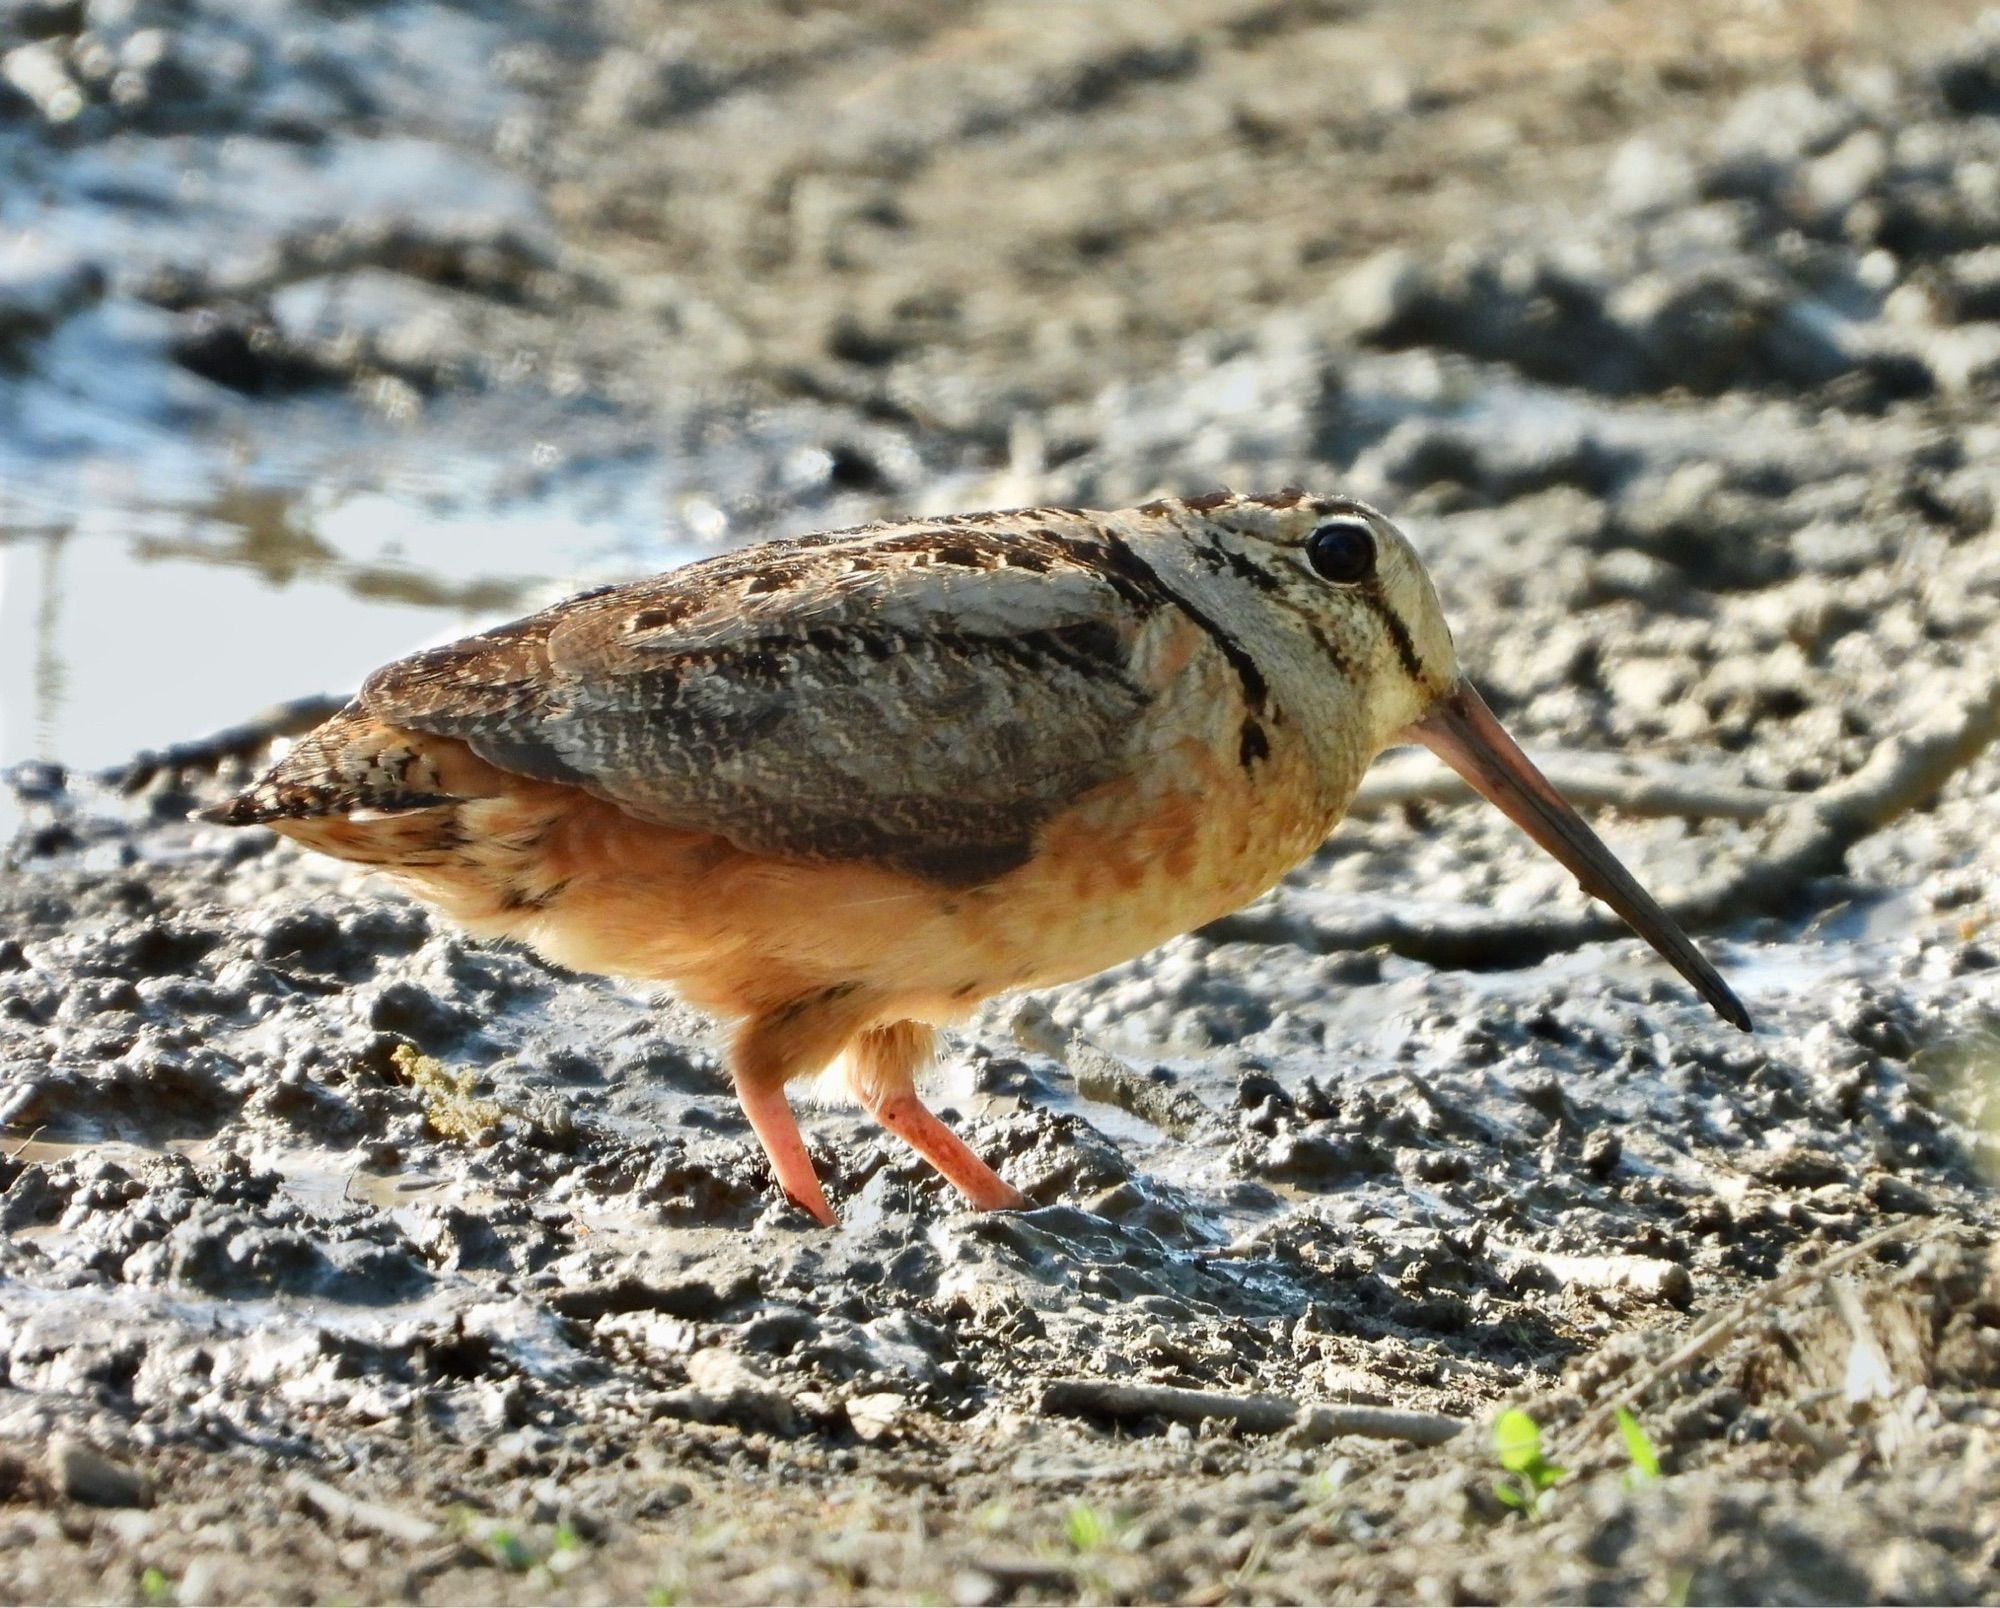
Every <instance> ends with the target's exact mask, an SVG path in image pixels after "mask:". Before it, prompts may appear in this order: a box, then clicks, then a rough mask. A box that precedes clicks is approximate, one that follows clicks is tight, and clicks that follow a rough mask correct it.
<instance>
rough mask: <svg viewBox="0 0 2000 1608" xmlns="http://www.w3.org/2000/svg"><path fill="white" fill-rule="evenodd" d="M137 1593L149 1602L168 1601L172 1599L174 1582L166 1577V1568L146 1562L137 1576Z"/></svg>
mask: <svg viewBox="0 0 2000 1608" xmlns="http://www.w3.org/2000/svg"><path fill="white" fill-rule="evenodd" d="M139 1595H140V1596H142V1597H144V1598H145V1599H146V1601H147V1602H149V1603H169V1602H172V1601H173V1600H174V1595H175V1594H174V1583H173V1581H171V1580H169V1579H168V1578H167V1572H166V1570H164V1569H162V1568H159V1567H158V1566H157V1565H154V1564H148V1565H147V1566H146V1569H145V1572H144V1573H143V1574H141V1575H140V1576H139Z"/></svg>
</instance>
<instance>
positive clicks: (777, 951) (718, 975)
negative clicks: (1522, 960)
mask: <svg viewBox="0 0 2000 1608" xmlns="http://www.w3.org/2000/svg"><path fill="white" fill-rule="evenodd" d="M451 746H453V747H456V746H457V745H456V744H452V745H451ZM1304 764H1305V761H1304V758H1303V756H1300V755H1296V754H1294V753H1291V752H1288V747H1287V745H1280V746H1279V749H1278V751H1277V752H1275V753H1273V754H1272V755H1271V756H1270V758H1269V760H1268V761H1267V762H1265V763H1264V764H1261V765H1259V766H1258V768H1257V771H1256V773H1255V774H1254V775H1252V774H1248V773H1246V772H1245V771H1244V770H1243V769H1242V768H1241V767H1240V766H1239V765H1237V764H1236V763H1234V756H1233V755H1231V756H1227V757H1225V756H1222V755H1218V754H1217V753H1215V752H1213V751H1212V750H1211V749H1209V748H1207V747H1205V746H1203V745H1202V744H1200V743H1197V742H1195V741H1194V740H1192V739H1190V740H1187V741H1184V742H1182V743H1179V744H1177V745H1175V746H1174V747H1173V748H1171V749H1169V750H1168V751H1167V752H1165V753H1164V754H1162V755H1159V756H1157V757H1156V758H1155V761H1154V762H1153V763H1152V764H1151V765H1149V766H1148V767H1147V768H1146V770H1145V772H1144V773H1143V774H1141V775H1139V776H1136V777H1131V778H1125V779H1121V780H1119V781H1117V782H1113V783H1109V784H1107V785H1105V786H1104V787H1101V788H1099V789H1097V790H1096V791H1094V792H1092V793H1090V794H1088V795H1086V796H1085V797H1084V798H1083V799H1081V800H1079V801H1078V803H1077V804H1075V805H1074V806H1072V807H1071V808H1070V809H1069V810H1067V811H1065V812H1064V813H1063V814H1062V815H1060V816H1058V817H1057V818H1056V819H1054V820H1053V821H1051V822H1049V823H1048V825H1047V826H1046V827H1044V829H1043V831H1042V833H1041V836H1040V839H1039V841H1038V846H1037V852H1036V853H1035V855H1034V856H1033V858H1032V859H1030V860H1029V861H1028V862H1027V863H1026V864H1024V865H1022V866H1020V867H1019V868H1017V869H1016V870H1014V871H1012V872H1009V873H1008V874H1006V875H1005V876H1002V877H1000V878H998V879H996V880H995V881H993V882H991V883H987V884H985V885H983V886H980V887H977V888H973V889H969V890H956V891H955V890H950V889H944V888H940V887H937V886H935V885H932V884H929V883H925V882H923V881H921V880H919V879H918V878H915V877H913V876H910V875H908V874H906V873H903V872H899V871H893V870H888V869H884V868H882V867H878V866H871V865H864V864H843V865H812V864H804V863H800V862H795V861H784V860H777V859H772V858H769V857H766V856H762V855H756V854H750V853H747V852H745V851H742V850H740V849H737V848H735V847H734V846H733V845H731V844H729V843H728V842H726V841H725V840H723V839H721V838H719V837H714V836H709V835H705V834H696V833H688V832H680V831H675V830H672V829H670V828H667V827H661V826H655V825H650V824H648V823H646V822H643V821H640V820H637V819H635V818H634V817H632V816H630V815H628V814H626V813H625V812H624V811H622V810H620V809H618V808H617V807H616V806H614V805H610V804H607V803H604V802H603V801H601V800H598V799H595V798H592V797H590V796H589V795H587V794H584V793H582V792H580V791H578V790H577V789H574V788H570V787H565V786H561V785H557V784H551V783H540V782H531V781H524V780H521V779H519V778H514V777H507V776H503V775H501V773H497V772H495V773H493V774H492V778H491V779H490V782H489V787H490V791H491V792H492V794H493V796H490V797H483V798H471V799H467V800H465V801H464V802H461V803H458V804H456V805H453V806H450V807H449V810H448V812H447V811H424V812H420V814H419V815H417V816H408V817H397V816H387V817H382V818H380V819H376V820H365V819H352V818H350V819H334V820H319V821H302V822H292V823H284V824H283V825H281V827H280V829H281V830H286V831H288V832H289V833H290V835H292V836H295V837H297V838H299V839H301V840H302V841H304V842H306V843H308V844H310V845H311V846H312V847H315V848H319V849H322V850H324V851H327V852H330V853H334V854H338V855H344V857H347V858H351V859H359V860H364V861H371V862H374V863H377V864H383V865H384V868H385V869H387V870H389V871H391V872H392V874H394V875H396V876H397V877H398V878H399V879H400V880H401V881H403V882H404V883H406V884H407V885H408V886H409V887H410V888H411V889H412V891H414V892H416V893H418V894H420V895H421V896H422V897H424V898H426V899H428V900H430V901H432V902H434V903H436V904H437V905H438V906H439V907H440V908H442V909H443V910H444V912H445V913H446V914H447V915H449V916H451V917H452V918H454V919H455V920H457V921H458V922H460V923H461V924H463V925H464V926H466V927H467V928H469V929H470V930H472V931H473V932H475V933H478V934H481V935H484V936H492V937H502V936H504V937H510V938H516V939H520V940H523V941H525V942H527V943H529V944H531V945H532V946H533V947H534V948H536V949H537V950H539V951H540V952H541V953H542V954H543V955H545V956H547V957H548V958H549V959H550V960H552V961H555V962H556V963H557V964H559V965H562V966H566V967H570V968H572V969H574V970H579V971H595V972H603V973H607V974H610V975H613V976H621V977H628V978H637V979H645V980H651V981H658V982H664V983H669V984H672V985H673V986H674V987H675V988H676V989H677V991H678V992H680V993H681V994H682V995H683V997H685V998H687V999H688V1000H689V1001H690V1002H691V1003H693V1004H696V1005H699V1006H702V1007H704V1008H706V1009H708V1010H711V1011H714V1012H717V1013H718V1014H721V1015H724V1016H728V1017H739V1016H746V1015H752V1014H755V1013H758V1012H762V1011H767V1010H773V1009H780V1008H782V1007H783V1006H784V1005H785V1004H786V1003H787V1002H790V1001H794V1000H798V999H801V998H805V997H808V996H811V995H814V994H818V993H823V992H825V991H827V990H829V989H841V990H857V991H862V992H864V993H865V995H866V997H867V998H868V1000H869V1002H870V1008H869V1010H868V1015H869V1016H871V1017H872V1018H873V1019H875V1020H879V1021H884V1022H887V1021H896V1020H903V1019H912V1018H913V1019H915V1020H919V1021H927V1022H933V1023H942V1022H949V1021H953V1020H957V1019H960V1018H962V1017H964V1016H965V1015H966V1014H967V1013H968V1012H969V1011H971V1009H972V1008H973V1007H974V1006H976V1005H977V1004H978V1003H979V1002H980V1001H982V1000H984V999H987V998H989V997H991V996H992V995H994V994H998V993H1001V992H1004V991H1006V990H1008V989H1012V988H1021V987H1028V986H1046V985H1049V984H1053V983H1059V982H1066V981H1070V980H1072V979H1075V978H1078V977H1083V976H1087V975H1089V974H1090V973H1092V972H1096V971H1101V970H1103V969H1104V968H1105V967H1107V966H1112V965H1116V964H1117V963H1119V962H1121V961H1124V960H1128V959H1130V958H1131V957H1132V956H1134V955H1138V954H1141V953H1143V952H1144V951H1146V950H1148V949H1150V948H1152V947H1153V946H1154V945H1156V944H1158V943H1161V942H1163V941H1164V940H1166V939H1167V938H1170V937H1173V936H1174V935H1175V934H1177V933H1181V932H1185V931H1187V930H1189V929H1190V928H1192V927H1196V926H1199V925H1200V924H1201V923H1203V922H1205V921H1208V920H1212V919H1213V918H1215V917H1216V916H1219V915H1222V914H1223V913H1225V912H1227V911H1229V910H1232V909H1235V908H1236V907H1238V906H1239V905H1241V904H1243V903H1245V902H1247V901H1248V900H1250V899H1251V898H1254V897H1255V896H1256V895H1257V894H1259V893H1260V892H1262V891H1263V890H1264V889H1266V888H1268V887H1269V886H1270V885H1271V884H1272V883H1274V882H1275V881H1277V879H1278V878H1279V877H1281V876H1282V875H1283V874H1284V873H1285V872H1286V871H1287V870H1288V869H1290V867H1291V866H1293V865H1295V864H1296V863H1297V862H1298V861H1299V860H1300V859H1302V858H1303V857H1304V856H1305V855H1307V854H1309V853H1310V852H1311V851H1312V849H1313V848H1314V847H1315V846H1316V845H1317V844H1318V842H1319V841H1320V839H1321V838H1322V837H1323V836H1324V835H1325V833H1326V832H1327V830H1328V829H1329V828H1330V826H1331V825H1332V822H1333V819H1334V818H1335V817H1336V816H1337V813H1338V810H1337V806H1332V807H1330V806H1328V805H1327V804H1326V803H1325V802H1323V801H1321V802H1313V801H1314V799H1315V794H1316V789H1315V788H1314V787H1312V786H1311V785H1309V782H1308V778H1306V777H1305V776H1304V775H1303V774H1299V775H1294V774H1291V772H1292V771H1293V770H1294V769H1298V770H1301V771H1302V770H1303V767H1304ZM445 813H449V815H450V817H451V819H450V820H449V821H448V822H437V821H436V820H435V819H434V818H435V817H437V816H439V815H441V814H445ZM426 817H429V818H433V820H432V824H431V826H430V828H429V830H430V833H431V837H432V839H434V840H435V843H436V844H437V845H439V847H436V848H433V849H432V850H431V851H430V852H423V853H417V852H414V851H413V849H412V847H411V844H410V843H409V842H403V843H400V844H395V845H393V846H392V844H391V843H389V842H387V841H384V840H385V839H389V838H393V837H395V836H396V835H397V834H401V835H402V836H403V837H404V838H406V839H412V838H416V837H420V836H421V835H422V833H423V831H424V830H425V828H424V827H423V826H422V824H421V822H422V820H423V818H426ZM397 862H400V863H397Z"/></svg>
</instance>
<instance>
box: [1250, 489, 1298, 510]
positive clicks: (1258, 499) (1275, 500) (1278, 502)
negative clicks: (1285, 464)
mask: <svg viewBox="0 0 2000 1608" xmlns="http://www.w3.org/2000/svg"><path fill="white" fill-rule="evenodd" d="M1305 500H1306V489H1305V487H1303V486H1287V487H1285V488H1284V490H1282V491H1266V492H1260V493H1259V494H1258V495H1256V496H1254V497H1252V498H1250V499H1249V501H1251V502H1253V503H1262V504H1263V505H1264V506H1265V507H1266V508H1296V507H1298V505H1299V504H1300V503H1302V502H1304V501H1305Z"/></svg>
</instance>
